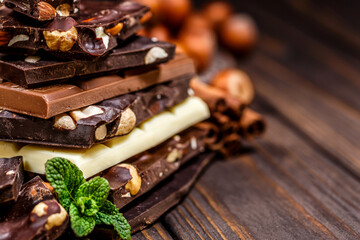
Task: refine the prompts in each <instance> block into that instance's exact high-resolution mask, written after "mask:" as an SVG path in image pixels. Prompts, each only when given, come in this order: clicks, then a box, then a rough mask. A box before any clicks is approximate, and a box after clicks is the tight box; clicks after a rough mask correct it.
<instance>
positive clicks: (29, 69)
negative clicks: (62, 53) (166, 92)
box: [0, 37, 175, 88]
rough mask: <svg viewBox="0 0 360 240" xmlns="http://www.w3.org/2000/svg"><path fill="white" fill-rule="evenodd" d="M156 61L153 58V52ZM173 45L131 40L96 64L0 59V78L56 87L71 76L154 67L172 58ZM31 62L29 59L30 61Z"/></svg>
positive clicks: (17, 57)
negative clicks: (53, 84) (155, 53)
mask: <svg viewBox="0 0 360 240" xmlns="http://www.w3.org/2000/svg"><path fill="white" fill-rule="evenodd" d="M156 51H157V52H158V53H161V54H158V55H157V57H153V53H154V52H156ZM174 52H175V45H173V44H171V43H167V42H158V41H153V40H151V39H149V38H146V37H133V38H131V39H130V40H129V41H127V42H126V43H125V44H124V45H121V46H118V47H117V48H115V49H113V50H112V51H111V52H110V53H109V54H108V55H107V56H105V57H103V58H100V59H99V60H97V61H81V60H75V61H61V60H54V58H53V57H51V56H50V57H49V56H47V55H44V54H43V55H41V56H37V59H38V61H37V62H36V63H32V62H29V57H27V56H24V55H13V54H8V55H3V56H0V78H3V79H5V80H7V81H9V82H13V83H16V84H18V85H20V86H22V87H25V88H33V87H36V86H40V85H45V84H48V83H58V82H60V81H64V80H69V79H70V78H72V77H75V76H86V75H94V74H96V75H99V74H103V73H106V72H114V71H119V70H121V69H126V68H133V67H140V66H141V67H143V66H150V65H158V64H160V63H164V62H167V61H169V60H170V59H172V58H173V57H174ZM30 59H31V57H30Z"/></svg>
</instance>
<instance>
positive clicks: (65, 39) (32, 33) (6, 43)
mask: <svg viewBox="0 0 360 240" xmlns="http://www.w3.org/2000/svg"><path fill="white" fill-rule="evenodd" d="M129 6H131V7H129ZM148 11H149V8H148V7H145V6H143V5H140V4H138V3H135V2H121V3H118V2H113V6H112V8H110V9H106V10H101V11H99V12H94V13H92V14H90V15H87V16H84V17H81V18H79V19H76V20H75V19H74V18H72V17H59V18H55V19H54V20H53V21H51V22H50V23H37V24H35V23H32V24H31V22H30V23H29V21H28V20H27V19H25V18H21V17H20V16H14V13H13V12H12V10H9V9H6V8H2V9H1V10H0V46H2V47H3V48H7V47H10V48H24V49H30V50H40V49H44V50H46V51H49V52H50V53H52V54H55V55H56V56H58V57H61V58H68V59H84V58H88V59H91V58H95V57H99V56H102V55H104V54H105V53H107V52H109V51H110V50H111V49H113V48H115V47H116V46H117V45H118V42H117V40H118V39H119V40H125V39H127V38H129V37H130V36H132V35H134V34H135V33H136V32H137V31H138V30H139V29H140V28H141V23H140V19H141V18H142V16H144V15H145V13H147V12H148ZM32 61H36V60H34V59H33V60H32Z"/></svg>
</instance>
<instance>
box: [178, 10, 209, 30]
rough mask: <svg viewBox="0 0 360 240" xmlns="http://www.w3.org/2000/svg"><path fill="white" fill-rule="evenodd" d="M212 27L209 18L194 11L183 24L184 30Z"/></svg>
mask: <svg viewBox="0 0 360 240" xmlns="http://www.w3.org/2000/svg"><path fill="white" fill-rule="evenodd" d="M204 28H205V29H210V28H211V25H210V23H209V22H208V21H207V19H206V18H205V17H204V16H203V15H201V14H199V13H193V14H191V15H189V16H188V17H187V18H186V19H185V22H184V24H183V26H182V32H184V31H198V30H201V29H204Z"/></svg>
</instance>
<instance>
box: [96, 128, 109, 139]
mask: <svg viewBox="0 0 360 240" xmlns="http://www.w3.org/2000/svg"><path fill="white" fill-rule="evenodd" d="M106 135H107V128H106V124H103V125H101V126H100V127H98V128H96V130H95V139H96V140H97V141H101V140H104V139H105V138H106Z"/></svg>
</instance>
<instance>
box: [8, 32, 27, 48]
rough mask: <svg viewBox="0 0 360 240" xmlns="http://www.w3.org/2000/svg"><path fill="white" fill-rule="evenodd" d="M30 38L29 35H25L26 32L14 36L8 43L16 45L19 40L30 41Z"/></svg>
mask: <svg viewBox="0 0 360 240" xmlns="http://www.w3.org/2000/svg"><path fill="white" fill-rule="evenodd" d="M29 39H30V38H29V36H28V35H25V34H19V35H16V36H14V37H13V38H12V39H11V40H10V41H9V43H8V46H9V47H10V46H12V45H14V44H15V43H17V42H25V41H28V40H29Z"/></svg>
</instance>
